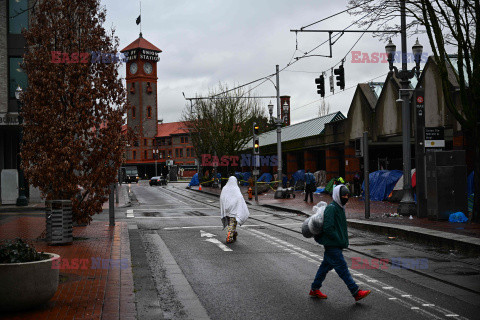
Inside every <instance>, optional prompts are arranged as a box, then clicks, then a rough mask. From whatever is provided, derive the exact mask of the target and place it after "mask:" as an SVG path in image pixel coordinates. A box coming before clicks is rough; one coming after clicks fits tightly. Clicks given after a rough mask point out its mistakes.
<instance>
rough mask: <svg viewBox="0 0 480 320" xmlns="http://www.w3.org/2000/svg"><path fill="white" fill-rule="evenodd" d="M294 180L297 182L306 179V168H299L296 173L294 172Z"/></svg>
mask: <svg viewBox="0 0 480 320" xmlns="http://www.w3.org/2000/svg"><path fill="white" fill-rule="evenodd" d="M292 178H293V181H294V182H295V183H297V181H299V180H300V181H305V170H298V171H297V172H295V173H294V174H292Z"/></svg>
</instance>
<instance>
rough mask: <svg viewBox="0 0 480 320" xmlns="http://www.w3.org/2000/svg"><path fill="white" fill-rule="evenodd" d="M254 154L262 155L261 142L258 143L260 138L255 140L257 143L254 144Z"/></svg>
mask: <svg viewBox="0 0 480 320" xmlns="http://www.w3.org/2000/svg"><path fill="white" fill-rule="evenodd" d="M253 153H254V154H259V153H260V142H259V141H258V138H255V141H254V142H253Z"/></svg>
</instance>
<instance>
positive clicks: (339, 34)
mask: <svg viewBox="0 0 480 320" xmlns="http://www.w3.org/2000/svg"><path fill="white" fill-rule="evenodd" d="M370 1H371V0H370ZM348 10H350V9H347V10H344V11H348ZM370 14H372V12H369V13H367V14H366V15H364V16H363V17H361V18H359V19H358V20H356V21H354V22H353V23H352V24H350V25H349V26H348V27H346V28H344V29H343V30H341V31H340V32H338V33H337V34H335V35H333V37H337V38H336V39H335V40H334V41H333V43H332V44H334V43H335V42H336V41H337V40H338V39H339V38H340V37H341V36H342V35H343V33H342V32H343V31H345V30H347V29H348V28H350V27H352V26H353V25H355V24H356V23H357V22H359V21H361V20H363V19H365V18H366V17H367V16H369V15H370ZM328 18H329V17H327V18H325V19H328ZM325 19H323V20H325ZM312 25H313V24H312ZM362 35H363V34H362ZM329 41H331V39H328V40H326V41H324V42H322V43H320V44H319V45H317V46H316V47H314V48H313V49H311V50H309V51H307V52H305V53H304V54H303V56H301V57H297V58H295V60H294V61H292V60H290V62H289V63H288V64H287V65H285V67H283V68H281V69H280V70H279V73H280V72H282V71H284V70H285V69H286V68H288V67H290V66H292V65H293V64H295V63H296V62H298V61H299V60H300V59H302V58H303V57H305V56H307V55H308V54H310V53H311V52H313V51H315V50H316V49H318V48H319V47H321V46H322V45H324V44H325V43H327V42H329ZM357 42H358V40H357ZM296 51H297V50H295V52H296ZM295 52H294V54H295ZM347 54H348V53H347ZM342 60H343V58H342ZM342 60H340V61H339V62H338V63H337V64H335V65H338V64H339V63H340V62H341V61H342ZM329 69H330V68H329ZM329 69H327V70H329ZM275 75H276V73H272V74H269V75H268V76H264V77H261V78H258V79H256V80H253V81H250V82H248V83H245V84H242V85H239V86H236V87H234V88H232V89H229V90H226V91H223V92H220V93H217V94H215V95H213V96H212V97H217V96H219V95H223V94H225V93H228V92H230V91H233V90H236V89H240V88H243V87H246V86H248V85H251V84H254V83H256V82H259V81H262V80H264V81H263V82H262V83H260V84H259V85H257V86H255V87H254V88H257V87H259V86H260V85H262V84H263V83H265V82H266V81H269V79H270V78H271V77H273V76H275ZM252 90H253V89H250V90H249V91H248V92H250V91H252ZM190 99H193V98H190Z"/></svg>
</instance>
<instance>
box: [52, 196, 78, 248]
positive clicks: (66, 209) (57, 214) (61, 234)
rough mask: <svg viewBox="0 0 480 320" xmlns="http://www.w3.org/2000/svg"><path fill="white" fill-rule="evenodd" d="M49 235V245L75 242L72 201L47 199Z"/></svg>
mask: <svg viewBox="0 0 480 320" xmlns="http://www.w3.org/2000/svg"><path fill="white" fill-rule="evenodd" d="M45 207H46V218H47V219H46V220H47V236H46V240H47V243H48V244H49V245H59V244H71V243H72V242H73V232H72V231H73V223H72V221H73V217H72V201H70V200H47V201H45Z"/></svg>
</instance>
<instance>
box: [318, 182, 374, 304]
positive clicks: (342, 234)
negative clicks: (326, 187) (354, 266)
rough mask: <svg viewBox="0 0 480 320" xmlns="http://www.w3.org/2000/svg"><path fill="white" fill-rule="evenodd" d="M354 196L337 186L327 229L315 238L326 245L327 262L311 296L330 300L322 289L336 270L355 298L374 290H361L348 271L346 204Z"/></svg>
mask: <svg viewBox="0 0 480 320" xmlns="http://www.w3.org/2000/svg"><path fill="white" fill-rule="evenodd" d="M349 197H350V191H349V190H348V188H347V187H345V186H344V185H338V186H336V187H335V188H334V189H333V201H332V202H331V203H330V204H329V205H328V206H327V207H326V208H325V213H324V217H323V232H322V233H321V234H320V235H318V236H315V241H317V242H318V243H319V244H322V245H323V246H324V247H325V252H324V255H323V261H322V264H321V265H320V267H319V268H318V271H317V274H316V275H315V280H314V281H313V283H312V286H311V290H310V296H312V297H317V298H320V299H327V296H326V295H325V294H323V293H322V292H321V291H320V288H321V287H322V283H323V281H324V280H325V277H326V276H327V273H328V272H329V271H330V270H332V269H335V271H336V272H337V274H338V276H339V277H340V278H341V279H342V280H343V281H344V282H345V284H346V285H347V287H348V289H349V290H350V292H351V294H352V295H353V297H354V298H355V301H358V300H360V299H363V298H365V297H366V296H368V295H369V294H370V290H360V289H359V288H358V285H357V284H356V283H355V281H354V280H353V278H352V275H351V274H350V271H348V266H347V263H346V262H345V258H344V257H343V253H342V250H343V249H345V248H347V247H348V244H349V243H348V231H347V219H346V217H345V204H346V203H347V201H348V198H349Z"/></svg>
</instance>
